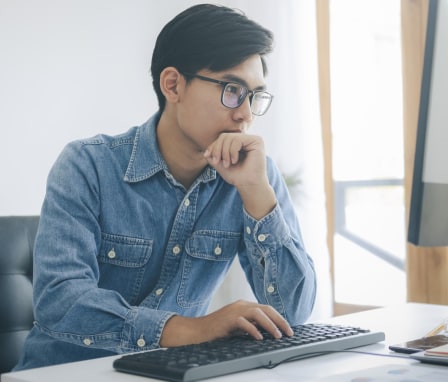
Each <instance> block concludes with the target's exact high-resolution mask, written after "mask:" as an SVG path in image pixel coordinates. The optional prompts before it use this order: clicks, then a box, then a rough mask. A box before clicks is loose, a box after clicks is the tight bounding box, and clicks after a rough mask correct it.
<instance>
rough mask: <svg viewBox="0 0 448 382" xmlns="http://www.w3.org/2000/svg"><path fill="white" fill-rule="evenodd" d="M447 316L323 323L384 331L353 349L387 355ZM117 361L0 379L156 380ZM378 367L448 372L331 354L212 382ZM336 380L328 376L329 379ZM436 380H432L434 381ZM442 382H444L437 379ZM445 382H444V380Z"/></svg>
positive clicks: (411, 309)
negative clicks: (120, 367)
mask: <svg viewBox="0 0 448 382" xmlns="http://www.w3.org/2000/svg"><path fill="white" fill-rule="evenodd" d="M447 317H448V306H442V305H426V304H413V303H411V304H403V305H398V306H394V307H388V308H381V309H375V310H371V311H366V312H361V313H355V314H349V315H345V316H340V317H335V318H332V319H329V320H327V321H326V322H331V323H340V324H347V325H357V326H361V327H364V328H368V329H371V330H379V331H383V332H385V334H386V340H385V342H384V343H383V342H381V343H378V344H373V345H369V346H365V347H362V348H358V349H357V350H364V351H370V352H375V353H385V354H389V353H391V352H390V351H389V350H388V346H389V345H391V344H394V343H398V342H403V341H406V340H411V339H415V338H419V337H422V336H423V335H424V334H426V333H427V332H429V331H430V330H431V329H433V328H434V327H435V326H436V325H438V324H439V323H440V322H442V321H443V320H444V319H445V318H447ZM115 358H117V357H107V358H101V359H96V360H90V361H83V362H75V363H69V364H64V365H58V366H51V367H43V368H39V369H31V370H25V371H20V372H15V373H7V374H3V375H2V377H1V381H2V382H37V381H39V382H41V381H45V382H62V381H63V382H89V381H95V382H106V381H107V382H114V381H122V382H127V381H128V382H134V381H135V382H137V381H148V382H149V381H154V380H153V379H150V378H144V377H139V376H134V375H130V374H124V373H119V372H116V371H114V369H113V367H112V361H113V360H114V359H115ZM381 365H405V366H406V367H408V366H410V365H412V366H411V368H412V369H413V370H415V371H416V372H422V370H423V371H428V372H430V373H448V367H443V366H435V365H427V364H421V363H420V362H418V361H414V360H407V359H400V358H389V357H378V356H370V355H362V354H354V353H335V354H331V355H325V356H319V357H314V358H309V359H304V360H300V361H295V362H290V363H285V364H283V365H280V366H278V367H276V368H274V369H271V370H267V369H258V370H251V371H247V372H242V373H236V374H231V375H228V376H223V377H219V378H214V379H213V380H214V381H222V382H224V381H227V382H235V381H245V382H251V381H254V382H255V381H256V382H273V381H282V382H284V381H287V382H288V381H291V382H293V381H294V382H297V381H301V382H303V381H313V382H316V381H318V380H319V379H321V378H324V377H330V376H334V375H335V374H340V373H346V372H350V371H356V370H361V369H370V368H372V367H377V366H381ZM447 376H448V374H447ZM333 378H334V380H339V379H338V378H337V377H332V380H333ZM433 380H434V381H435V379H433ZM441 380H444V379H441ZM445 380H448V378H446V379H445Z"/></svg>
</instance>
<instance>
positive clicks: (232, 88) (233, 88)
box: [226, 84, 241, 94]
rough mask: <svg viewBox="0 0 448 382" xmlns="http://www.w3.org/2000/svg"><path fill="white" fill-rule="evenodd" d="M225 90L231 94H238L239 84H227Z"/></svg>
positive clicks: (239, 91) (239, 90)
mask: <svg viewBox="0 0 448 382" xmlns="http://www.w3.org/2000/svg"><path fill="white" fill-rule="evenodd" d="M226 92H227V93H232V94H240V93H241V86H238V85H232V84H228V85H227V86H226Z"/></svg>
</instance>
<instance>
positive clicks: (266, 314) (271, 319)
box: [236, 304, 293, 340]
mask: <svg viewBox="0 0 448 382" xmlns="http://www.w3.org/2000/svg"><path fill="white" fill-rule="evenodd" d="M236 324H237V326H238V328H239V329H241V330H243V331H244V332H246V333H248V334H249V335H251V336H252V337H254V338H255V339H257V340H261V339H263V335H262V334H261V332H260V329H263V330H264V331H266V332H267V333H269V334H270V335H271V336H272V337H274V338H281V337H282V333H284V334H286V335H287V336H291V335H293V331H292V329H291V327H290V326H289V324H288V322H287V321H286V320H285V319H284V318H283V317H282V316H281V315H280V314H279V313H278V312H277V311H276V310H275V309H274V308H272V307H271V306H269V305H260V304H253V305H252V306H249V307H248V309H247V310H245V311H244V313H243V315H241V316H239V317H238V318H237V322H236Z"/></svg>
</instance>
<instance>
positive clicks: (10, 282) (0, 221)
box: [0, 216, 39, 374]
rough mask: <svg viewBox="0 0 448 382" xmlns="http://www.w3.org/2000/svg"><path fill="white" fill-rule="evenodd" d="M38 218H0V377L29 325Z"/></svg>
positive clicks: (12, 361)
mask: <svg viewBox="0 0 448 382" xmlns="http://www.w3.org/2000/svg"><path fill="white" fill-rule="evenodd" d="M38 222H39V217H38V216H2V217H0V374H1V373H5V372H8V371H10V370H11V369H12V368H13V367H14V366H15V365H16V363H17V362H18V360H19V357H20V354H21V352H22V348H23V343H24V341H25V337H26V336H27V334H28V332H29V331H30V329H31V327H32V325H33V319H34V317H33V300H32V298H33V285H32V278H33V246H34V239H35V236H36V231H37V225H38Z"/></svg>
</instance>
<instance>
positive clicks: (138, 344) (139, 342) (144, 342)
mask: <svg viewBox="0 0 448 382" xmlns="http://www.w3.org/2000/svg"><path fill="white" fill-rule="evenodd" d="M145 345H146V341H145V340H144V339H143V338H141V337H140V338H139V339H138V340H137V346H138V347H139V348H142V347H144V346H145Z"/></svg>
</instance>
